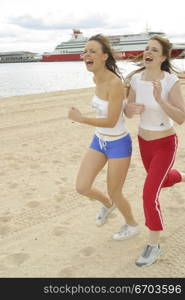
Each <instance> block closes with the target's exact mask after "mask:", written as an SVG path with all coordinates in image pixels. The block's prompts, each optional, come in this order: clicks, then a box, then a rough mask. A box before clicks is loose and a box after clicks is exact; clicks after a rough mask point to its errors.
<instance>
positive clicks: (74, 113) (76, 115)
mask: <svg viewBox="0 0 185 300" xmlns="http://www.w3.org/2000/svg"><path fill="white" fill-rule="evenodd" d="M68 118H69V119H71V120H73V121H75V122H80V123H82V120H83V118H82V114H81V112H80V111H79V110H78V109H77V108H75V107H71V108H70V110H69V113H68Z"/></svg>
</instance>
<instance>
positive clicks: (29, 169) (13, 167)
mask: <svg viewBox="0 0 185 300" xmlns="http://www.w3.org/2000/svg"><path fill="white" fill-rule="evenodd" d="M182 89H183V93H184V94H185V85H184V84H183V82H182ZM93 92H94V89H93V88H87V89H79V90H71V91H62V92H53V93H45V94H38V95H28V96H19V97H11V98H4V99H0V114H1V123H0V143H1V147H0V149H1V150H0V186H1V197H0V211H1V213H0V277H8V278H9V277H13V278H15V277H44V278H46V277H63V278H68V277H75V278H80V277H85V278H87V277H115V278H118V277H122V278H124V277H133V278H134V277H147V278H148V277H173V278H175V277H184V276H185V268H184V263H185V242H184V236H185V218H184V215H185V184H183V183H179V184H177V185H176V186H174V187H171V188H168V189H164V190H162V192H161V196H160V203H161V208H162V212H163V219H164V223H165V230H164V232H163V233H162V237H161V247H162V250H163V255H162V256H161V258H160V259H159V261H158V262H157V263H155V264H154V265H152V266H150V267H148V268H144V269H143V268H138V267H136V266H135V264H134V261H135V259H136V258H137V256H138V255H139V254H140V252H141V250H142V249H143V247H144V246H145V243H146V239H147V236H148V231H147V228H146V227H145V226H144V216H143V208H142V186H143V181H144V177H145V172H144V169H143V166H142V163H141V160H140V156H139V151H138V144H137V122H138V119H137V118H134V119H131V120H127V127H128V129H129V131H130V133H131V135H132V138H133V147H134V149H133V158H132V163H131V167H130V170H129V173H128V177H127V180H126V183H125V187H124V194H125V195H126V197H127V198H128V199H129V200H130V203H131V205H132V208H133V212H134V214H135V216H136V219H137V221H138V222H139V224H140V234H139V235H138V236H136V237H134V238H132V239H130V240H126V241H115V240H113V239H112V234H113V233H114V232H116V231H117V230H118V229H119V228H120V226H121V225H122V224H123V218H122V216H121V214H120V213H119V211H118V210H115V211H114V212H113V213H112V215H111V216H110V218H109V219H108V221H107V222H106V224H104V226H102V227H101V228H98V227H96V225H95V216H96V213H97V210H98V209H99V207H100V204H99V203H98V202H96V201H91V200H89V199H87V198H85V197H83V196H80V195H79V194H77V193H76V191H75V178H76V175H77V171H78V168H79V165H80V162H81V159H82V156H83V155H84V153H85V151H86V149H87V147H88V145H89V143H90V140H91V137H92V134H93V131H94V129H93V128H92V127H90V126H86V125H81V124H77V123H72V121H70V120H69V119H68V118H67V114H68V109H69V108H70V107H71V106H76V107H78V108H79V109H80V110H81V111H82V112H83V113H86V114H87V115H89V116H91V115H93V113H92V110H91V106H90V101H91V97H92V95H93ZM175 128H176V132H177V134H178V136H179V147H178V151H177V157H176V162H175V167H177V168H179V169H181V170H184V171H185V138H184V132H185V125H181V126H177V125H175ZM95 184H96V186H97V187H100V188H102V189H103V190H106V167H105V168H104V169H103V170H102V172H101V174H99V175H98V177H97V180H96V182H95Z"/></svg>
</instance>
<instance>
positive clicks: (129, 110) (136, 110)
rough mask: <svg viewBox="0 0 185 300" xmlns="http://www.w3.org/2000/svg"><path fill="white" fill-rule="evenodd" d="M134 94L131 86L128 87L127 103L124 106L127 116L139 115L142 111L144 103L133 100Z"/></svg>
mask: <svg viewBox="0 0 185 300" xmlns="http://www.w3.org/2000/svg"><path fill="white" fill-rule="evenodd" d="M135 99H136V95H135V92H134V90H133V89H132V87H130V90H129V95H128V100H127V104H126V105H125V107H124V113H125V115H126V116H127V118H132V117H133V116H134V115H139V114H141V113H142V112H143V111H144V105H143V104H138V103H136V102H135Z"/></svg>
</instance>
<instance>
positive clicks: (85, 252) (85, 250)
mask: <svg viewBox="0 0 185 300" xmlns="http://www.w3.org/2000/svg"><path fill="white" fill-rule="evenodd" d="M95 251H96V249H95V248H93V247H85V248H83V249H81V251H80V252H81V253H82V254H83V255H84V256H91V255H92V254H94V252H95Z"/></svg>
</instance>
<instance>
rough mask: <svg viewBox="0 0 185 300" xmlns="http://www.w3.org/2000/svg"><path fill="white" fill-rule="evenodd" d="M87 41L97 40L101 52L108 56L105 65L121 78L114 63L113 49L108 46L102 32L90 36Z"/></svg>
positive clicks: (107, 40) (107, 41)
mask: <svg viewBox="0 0 185 300" xmlns="http://www.w3.org/2000/svg"><path fill="white" fill-rule="evenodd" d="M88 41H97V42H99V43H100V44H101V46H102V51H103V53H106V54H108V58H107V60H106V61H105V65H106V67H107V69H108V70H109V71H111V72H112V73H114V74H115V75H116V76H118V77H119V78H120V79H123V76H122V74H121V72H120V70H119V68H118V66H117V64H116V59H115V55H114V51H113V49H112V48H111V46H110V42H109V39H108V38H107V37H105V36H104V35H102V34H97V35H93V36H91V37H90V38H89V39H88Z"/></svg>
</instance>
